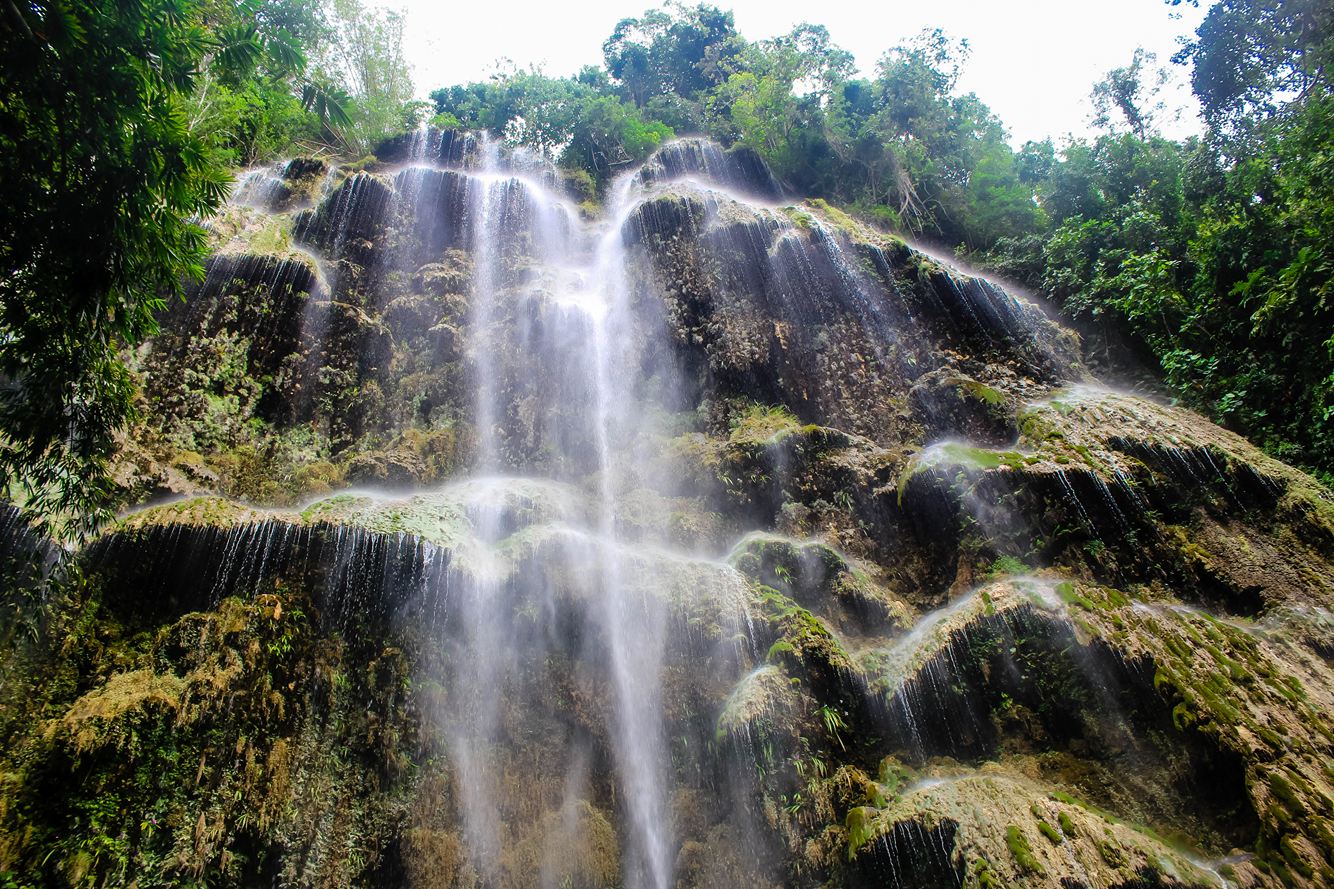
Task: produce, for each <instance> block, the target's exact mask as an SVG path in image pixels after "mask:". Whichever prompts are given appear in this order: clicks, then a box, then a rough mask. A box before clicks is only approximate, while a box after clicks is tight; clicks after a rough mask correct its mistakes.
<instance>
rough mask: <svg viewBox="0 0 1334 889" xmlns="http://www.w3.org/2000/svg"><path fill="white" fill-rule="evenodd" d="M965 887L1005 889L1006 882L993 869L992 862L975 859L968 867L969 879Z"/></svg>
mask: <svg viewBox="0 0 1334 889" xmlns="http://www.w3.org/2000/svg"><path fill="white" fill-rule="evenodd" d="M964 885H966V886H973V887H976V889H1005V882H1004V881H1003V880H1002V879H1001V878H1000V877H999V876H998V875H997V874H996V872H995V871H994V870H992V869H991V862H989V861H987V860H986V859H985V858H974V859H973V861H972V862H971V863H970V864H969V865H968V877H967V879H966V880H965V883H964Z"/></svg>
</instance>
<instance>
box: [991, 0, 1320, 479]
mask: <svg viewBox="0 0 1334 889" xmlns="http://www.w3.org/2000/svg"><path fill="white" fill-rule="evenodd" d="M1328 17H1329V11H1328V9H1326V8H1325V7H1322V6H1319V5H1318V4H1307V3H1297V4H1277V3H1271V2H1266V0H1227V2H1220V3H1218V4H1216V5H1215V6H1214V7H1213V8H1212V9H1211V10H1210V12H1209V14H1208V16H1207V17H1206V18H1205V21H1204V23H1203V24H1202V25H1201V27H1200V29H1199V31H1198V33H1197V37H1196V40H1195V41H1193V42H1192V43H1191V44H1189V45H1188V46H1187V47H1186V49H1184V50H1183V51H1182V53H1180V54H1178V60H1179V61H1189V62H1191V63H1192V64H1193V66H1194V72H1193V73H1194V81H1193V82H1194V87H1195V91H1196V94H1197V96H1198V97H1199V98H1200V100H1201V102H1202V103H1203V105H1204V109H1205V118H1206V121H1207V122H1208V123H1209V125H1210V129H1209V131H1208V133H1207V134H1206V137H1205V139H1203V140H1197V139H1190V140H1186V141H1185V142H1173V141H1170V140H1166V139H1163V138H1161V137H1159V136H1157V135H1155V134H1154V132H1153V127H1152V113H1151V112H1152V109H1151V108H1150V107H1148V104H1147V103H1148V102H1149V101H1150V96H1149V93H1150V92H1151V90H1150V89H1148V88H1147V87H1146V86H1145V81H1146V79H1147V78H1148V77H1149V75H1148V74H1147V73H1146V65H1147V62H1148V61H1149V58H1148V57H1147V56H1145V55H1143V54H1142V53H1137V54H1136V56H1135V59H1134V60H1133V61H1132V63H1131V65H1130V66H1129V67H1128V68H1123V69H1117V70H1115V71H1113V72H1111V73H1110V74H1109V75H1108V78H1107V79H1106V80H1105V81H1104V82H1102V83H1100V84H1099V85H1098V86H1097V87H1095V99H1097V100H1098V101H1099V102H1100V104H1101V105H1102V107H1103V110H1104V112H1106V113H1105V114H1104V120H1105V123H1106V124H1107V125H1108V126H1109V127H1110V126H1111V115H1112V112H1113V111H1115V112H1117V113H1118V114H1119V116H1120V117H1121V118H1123V119H1124V121H1125V123H1126V124H1127V125H1128V130H1129V131H1128V132H1119V133H1117V132H1113V133H1109V134H1107V135H1103V136H1101V137H1099V138H1097V139H1094V140H1092V141H1077V142H1073V143H1071V144H1070V145H1068V146H1067V147H1066V148H1065V150H1064V152H1063V153H1062V156H1061V157H1059V158H1054V157H1050V156H1049V155H1048V153H1047V152H1046V151H1039V150H1038V149H1037V147H1035V148H1034V150H1033V151H1032V152H1030V156H1031V157H1030V159H1031V160H1032V161H1033V163H1031V164H1029V163H1027V162H1026V163H1025V169H1026V173H1025V175H1026V176H1032V177H1033V181H1034V183H1035V187H1036V191H1037V194H1038V197H1039V201H1040V203H1041V209H1042V212H1043V215H1044V216H1045V217H1046V226H1047V228H1046V230H1045V231H1039V232H1036V233H1034V234H1029V235H1022V236H1011V237H1007V238H1002V239H999V240H998V241H996V242H995V246H994V247H993V248H992V250H991V253H990V256H991V264H992V266H993V267H994V268H997V269H999V270H1001V271H1004V272H1005V273H1007V274H1011V275H1014V276H1016V277H1018V278H1019V279H1020V280H1022V281H1023V282H1024V283H1026V284H1028V285H1030V286H1033V287H1035V288H1038V289H1041V290H1043V291H1045V292H1047V293H1050V294H1052V295H1053V296H1054V297H1055V298H1056V299H1057V300H1058V301H1059V302H1060V303H1061V304H1062V305H1063V306H1064V307H1065V308H1066V309H1067V310H1068V311H1070V312H1071V313H1072V314H1074V315H1076V316H1085V317H1088V318H1092V319H1098V320H1099V321H1100V322H1102V323H1105V324H1110V325H1112V326H1113V327H1114V328H1115V329H1118V330H1120V331H1121V332H1122V333H1125V334H1129V335H1130V337H1131V339H1132V340H1133V341H1136V342H1138V343H1139V344H1140V345H1142V346H1143V347H1144V350H1145V351H1146V352H1147V353H1148V354H1149V355H1150V356H1152V357H1153V358H1155V359H1156V360H1157V361H1158V362H1159V364H1160V365H1161V368H1162V371H1163V374H1164V376H1165V377H1166V380H1167V382H1168V383H1169V384H1170V385H1171V386H1172V387H1173V388H1174V389H1175V390H1176V391H1177V392H1178V393H1180V394H1181V395H1182V396H1184V397H1185V399H1186V400H1187V401H1189V402H1190V403H1191V404H1193V405H1194V406H1196V407H1198V408H1201V409H1203V410H1205V411H1206V412H1208V413H1209V414H1210V415H1211V416H1212V417H1213V418H1214V419H1216V420H1218V421H1219V422H1222V423H1224V424H1226V425H1228V426H1230V427H1232V428H1234V429H1236V430H1238V431H1240V432H1242V433H1244V434H1246V435H1248V436H1250V437H1251V438H1252V439H1254V440H1255V441H1256V442H1257V443H1258V444H1260V445H1261V446H1263V447H1265V448H1266V449H1267V450H1269V451H1270V452H1271V453H1273V454H1275V455H1277V456H1279V457H1282V458H1284V459H1286V460H1289V461H1292V462H1296V463H1301V464H1305V465H1306V466H1308V467H1310V468H1312V469H1315V470H1316V471H1318V472H1323V473H1326V474H1328V473H1330V472H1331V470H1334V457H1331V454H1334V449H1332V447H1331V446H1334V438H1332V437H1331V431H1330V430H1331V428H1332V427H1331V423H1330V421H1331V419H1334V337H1331V336H1330V331H1331V330H1334V303H1332V302H1331V299H1330V297H1331V281H1332V280H1334V253H1331V251H1330V248H1329V234H1328V233H1329V231H1330V230H1331V223H1332V222H1334V186H1331V181H1334V180H1332V179H1331V172H1334V167H1332V166H1331V165H1332V164H1334V160H1331V158H1332V157H1334V155H1331V153H1330V137H1329V134H1330V133H1331V132H1334V96H1331V94H1330V90H1329V85H1328V81H1327V79H1326V75H1325V74H1324V71H1325V67H1324V64H1323V60H1324V59H1326V58H1327V57H1328V54H1329V52H1330V47H1331V46H1334V42H1331V40H1330V38H1329V37H1328V34H1329V33H1331V32H1330V31H1329V29H1328V28H1327V27H1326V28H1325V29H1324V30H1321V24H1322V23H1324V25H1328ZM1294 355H1301V356H1302V360H1301V361H1293V356H1294Z"/></svg>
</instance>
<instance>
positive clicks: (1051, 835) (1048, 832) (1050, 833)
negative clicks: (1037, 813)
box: [1038, 819, 1062, 846]
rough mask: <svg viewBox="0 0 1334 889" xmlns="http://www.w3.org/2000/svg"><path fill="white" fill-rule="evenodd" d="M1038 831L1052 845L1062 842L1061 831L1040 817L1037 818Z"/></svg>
mask: <svg viewBox="0 0 1334 889" xmlns="http://www.w3.org/2000/svg"><path fill="white" fill-rule="evenodd" d="M1038 833H1040V834H1042V835H1043V836H1044V837H1046V838H1047V841H1048V842H1050V843H1051V844H1052V845H1053V846H1059V845H1060V844H1061V842H1062V838H1061V832H1060V831H1059V830H1057V829H1056V828H1054V827H1052V826H1051V825H1050V824H1048V823H1047V822H1046V821H1043V820H1042V819H1038Z"/></svg>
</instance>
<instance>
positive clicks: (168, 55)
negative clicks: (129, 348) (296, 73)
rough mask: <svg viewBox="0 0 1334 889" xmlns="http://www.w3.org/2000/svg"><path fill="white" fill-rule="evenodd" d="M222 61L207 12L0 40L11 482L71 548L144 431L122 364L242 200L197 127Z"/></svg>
mask: <svg viewBox="0 0 1334 889" xmlns="http://www.w3.org/2000/svg"><path fill="white" fill-rule="evenodd" d="M217 47H218V43H217V41H216V39H214V38H211V37H210V35H209V33H208V32H207V31H206V30H205V28H204V19H203V14H202V9H201V7H200V6H199V5H197V4H195V3H194V2H192V0H144V2H140V3H132V4H120V3H117V4H106V3H95V2H88V0H65V2H61V3H55V2H53V0H31V2H28V3H25V4H23V6H22V9H19V8H18V7H16V6H15V5H13V4H10V5H9V7H8V16H7V17H6V18H5V19H4V23H3V25H0V58H3V62H2V63H0V151H3V154H4V157H5V176H4V177H3V179H2V180H0V206H4V208H5V212H4V213H3V214H0V262H3V267H4V274H3V275H2V276H0V375H2V376H3V379H4V386H3V390H2V391H0V439H2V441H0V479H3V481H4V483H5V485H6V487H7V488H9V489H10V490H11V492H14V493H17V494H18V495H19V496H20V497H22V498H24V499H26V500H27V502H28V504H29V505H30V506H31V507H32V508H33V509H35V510H37V511H40V512H44V513H46V514H47V515H48V516H54V517H55V524H56V525H58V526H62V527H64V528H65V529H67V530H68V531H69V532H71V533H76V534H77V533H80V532H86V531H87V530H89V529H90V528H91V527H92V526H93V525H94V524H95V523H96V521H97V520H98V519H99V518H100V517H101V516H103V515H104V514H105V510H106V509H107V506H108V502H109V497H108V495H109V492H110V490H111V480H110V479H109V477H108V461H109V459H110V457H111V456H112V454H113V452H114V450H115V447H116V434H117V433H118V432H120V431H121V430H123V429H125V428H126V426H127V424H128V422H129V420H130V418H131V416H132V413H133V410H132V399H133V394H134V389H133V386H132V384H131V381H130V377H129V373H128V371H127V370H126V368H125V366H124V364H123V363H122V362H121V360H120V358H119V356H118V352H119V350H120V349H121V348H123V347H124V346H125V345H128V344H134V343H137V342H139V341H140V340H141V339H142V338H143V337H144V336H145V335H147V334H148V333H150V332H151V331H152V330H153V329H154V324H153V312H154V310H155V309H157V308H160V307H161V306H162V305H163V304H164V301H165V300H167V299H170V298H173V297H177V296H179V295H180V294H181V292H182V289H183V284H184V282H185V280H186V279H187V278H189V277H190V276H191V275H197V274H200V273H201V272H202V269H201V260H202V256H203V250H204V243H205V242H204V233H203V230H202V229H201V228H200V226H199V224H198V222H197V221H196V220H198V219H200V218H203V217H206V216H208V215H209V214H211V213H212V212H213V211H214V210H215V209H216V208H217V207H218V206H219V205H220V204H221V202H222V201H223V200H224V198H225V197H226V194H227V185H228V178H227V175H226V173H225V171H223V170H222V169H219V168H218V167H216V166H215V165H213V164H211V163H210V162H209V160H208V150H207V146H206V145H205V144H204V143H203V141H202V140H201V139H200V137H199V136H198V135H197V134H195V133H193V132H191V130H190V128H189V119H188V117H187V114H186V109H187V105H188V100H189V97H190V94H191V91H192V89H193V88H194V86H195V84H196V82H197V78H198V74H197V71H198V69H199V67H200V65H201V63H202V61H203V60H204V59H205V56H206V54H208V53H209V52H210V51H211V50H215V49H216V48H217Z"/></svg>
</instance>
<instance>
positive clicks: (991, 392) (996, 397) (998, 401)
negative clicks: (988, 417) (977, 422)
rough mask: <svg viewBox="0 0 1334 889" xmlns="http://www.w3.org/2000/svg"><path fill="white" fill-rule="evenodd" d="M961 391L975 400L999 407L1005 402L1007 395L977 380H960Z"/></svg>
mask: <svg viewBox="0 0 1334 889" xmlns="http://www.w3.org/2000/svg"><path fill="white" fill-rule="evenodd" d="M959 392H960V394H961V395H963V396H965V397H967V398H971V399H973V400H974V401H980V402H982V403H983V404H988V405H991V406H992V407H999V406H1001V405H1003V404H1005V395H1004V394H1003V393H1001V392H1000V391H999V390H997V389H993V388H991V387H990V386H987V385H984V384H982V383H979V382H977V381H976V380H960V381H959Z"/></svg>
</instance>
